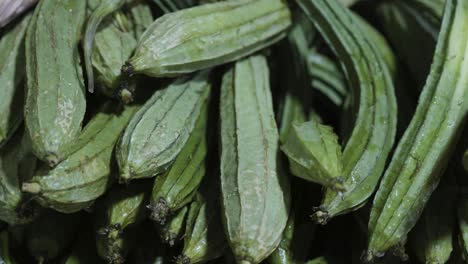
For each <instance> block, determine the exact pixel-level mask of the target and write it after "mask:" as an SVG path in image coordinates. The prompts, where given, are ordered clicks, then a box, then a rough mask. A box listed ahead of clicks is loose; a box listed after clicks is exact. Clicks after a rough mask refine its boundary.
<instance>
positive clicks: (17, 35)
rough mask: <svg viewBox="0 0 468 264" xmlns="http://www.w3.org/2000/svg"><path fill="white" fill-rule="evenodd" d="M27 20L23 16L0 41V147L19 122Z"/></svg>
mask: <svg viewBox="0 0 468 264" xmlns="http://www.w3.org/2000/svg"><path fill="white" fill-rule="evenodd" d="M30 20H31V15H26V16H24V17H23V18H21V21H19V22H18V23H16V24H15V25H12V27H11V28H10V29H9V30H8V31H6V32H5V33H4V35H3V36H2V38H1V39H0V61H1V63H0V83H1V84H2V88H1V94H2V96H0V147H1V146H2V145H4V144H5V142H6V141H7V140H8V139H9V138H10V136H11V135H13V133H14V132H15V130H16V129H17V128H18V126H19V125H20V123H21V122H22V121H23V104H24V89H23V85H24V83H23V81H24V77H25V75H26V72H25V69H24V67H23V65H24V63H25V60H26V59H25V54H24V52H25V51H24V39H25V35H26V28H27V27H28V24H29V21H30Z"/></svg>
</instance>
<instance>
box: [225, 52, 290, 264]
mask: <svg viewBox="0 0 468 264" xmlns="http://www.w3.org/2000/svg"><path fill="white" fill-rule="evenodd" d="M220 106H221V107H220V122H221V193H222V208H223V210H222V211H223V222H224V226H225V232H226V235H227V238H228V242H229V245H230V247H231V249H232V251H233V253H234V256H235V258H236V261H237V262H238V263H242V264H248V263H250V264H258V263H260V262H261V261H263V260H264V259H265V258H266V257H268V255H270V254H271V252H273V250H275V248H276V247H277V246H278V244H279V242H280V240H281V237H282V233H283V229H284V228H285V226H286V222H287V220H288V215H289V204H290V193H289V183H288V179H287V177H286V175H284V174H283V172H282V171H281V170H280V168H279V166H280V165H279V162H278V160H279V159H278V155H279V154H278V151H279V146H278V145H279V135H278V130H277V127H276V124H275V119H274V114H273V106H272V98H271V92H270V83H269V69H268V66H267V62H266V59H265V57H263V56H261V55H257V56H252V57H249V58H247V59H244V60H242V61H239V62H237V63H236V64H235V65H234V66H233V67H232V68H231V69H229V71H228V72H227V73H226V74H225V75H224V76H223V81H222V85H221V101H220Z"/></svg>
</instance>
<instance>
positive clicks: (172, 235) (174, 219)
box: [159, 205, 189, 247]
mask: <svg viewBox="0 0 468 264" xmlns="http://www.w3.org/2000/svg"><path fill="white" fill-rule="evenodd" d="M188 210H189V209H188V205H187V206H185V207H182V208H181V209H180V210H179V211H177V212H175V213H174V214H173V215H171V216H170V217H169V219H168V221H166V223H164V224H163V225H162V226H161V230H160V231H159V233H160V234H161V240H162V242H164V243H166V244H168V245H169V246H171V247H173V246H174V245H176V244H179V242H180V241H181V240H182V235H183V234H184V231H185V222H186V219H187V214H188Z"/></svg>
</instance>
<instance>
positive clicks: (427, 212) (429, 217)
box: [409, 164, 458, 263]
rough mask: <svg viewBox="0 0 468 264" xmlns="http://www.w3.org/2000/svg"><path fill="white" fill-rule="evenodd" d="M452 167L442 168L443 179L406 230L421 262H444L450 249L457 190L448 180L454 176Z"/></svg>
mask: <svg viewBox="0 0 468 264" xmlns="http://www.w3.org/2000/svg"><path fill="white" fill-rule="evenodd" d="M454 165H455V164H454ZM453 168H454V167H448V168H447V169H446V171H445V173H444V176H443V177H444V178H443V180H446V181H445V182H441V186H439V187H438V188H437V189H436V190H435V192H434V194H433V195H432V196H431V199H430V200H429V201H428V203H427V206H426V207H425V208H424V212H423V214H422V215H421V217H420V218H419V220H418V222H417V224H416V226H415V227H414V228H413V229H412V231H411V233H410V234H409V241H410V243H411V246H412V248H413V250H414V251H415V253H416V256H417V258H418V259H419V261H421V262H422V263H446V262H447V261H448V260H449V258H450V255H451V253H452V250H453V245H452V240H453V231H454V230H455V228H454V223H455V221H454V215H455V213H454V212H455V210H454V209H455V206H454V205H455V203H456V195H457V191H458V190H457V186H456V185H455V182H454V181H453V180H451V179H453V178H454V177H455V175H454V174H455V172H454V170H453ZM451 181H453V182H451Z"/></svg>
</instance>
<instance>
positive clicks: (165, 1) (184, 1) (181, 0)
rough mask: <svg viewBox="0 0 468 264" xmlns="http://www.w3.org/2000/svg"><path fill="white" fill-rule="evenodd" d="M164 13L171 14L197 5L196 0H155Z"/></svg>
mask: <svg viewBox="0 0 468 264" xmlns="http://www.w3.org/2000/svg"><path fill="white" fill-rule="evenodd" d="M153 2H154V3H155V4H157V5H158V6H159V8H161V10H162V11H163V12H164V13H171V12H175V11H177V10H181V9H184V8H189V7H191V6H194V5H195V0H153Z"/></svg>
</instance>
